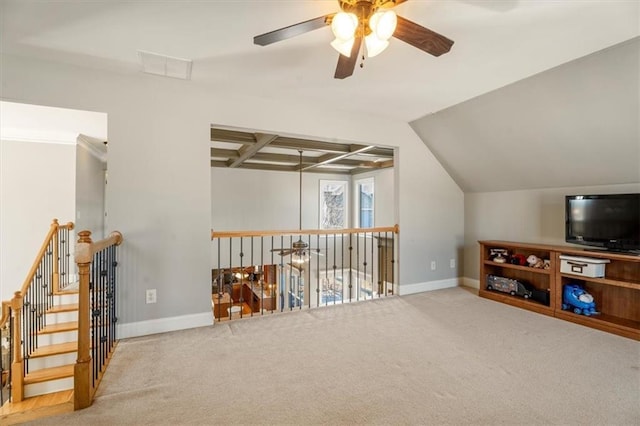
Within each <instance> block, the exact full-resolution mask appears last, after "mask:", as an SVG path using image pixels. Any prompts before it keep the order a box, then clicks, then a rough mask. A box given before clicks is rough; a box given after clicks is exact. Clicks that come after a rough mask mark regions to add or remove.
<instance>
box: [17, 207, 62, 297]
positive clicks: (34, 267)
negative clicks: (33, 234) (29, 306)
mask: <svg viewBox="0 0 640 426" xmlns="http://www.w3.org/2000/svg"><path fill="white" fill-rule="evenodd" d="M73 228H74V224H73V222H68V223H67V224H65V225H60V224H59V223H58V219H53V222H52V223H51V226H50V227H49V232H47V235H46V237H45V238H44V242H43V243H42V246H41V247H40V251H38V254H37V255H36V259H35V260H34V262H33V264H32V265H31V269H29V273H28V274H27V278H26V279H25V280H24V283H23V284H22V288H21V289H20V292H21V293H22V294H23V295H24V294H25V293H26V291H27V288H29V284H31V281H32V280H33V277H34V276H35V275H36V272H37V271H38V266H39V265H40V261H41V260H42V258H43V257H44V255H45V253H46V251H47V247H49V243H50V242H51V240H52V239H53V238H54V235H57V233H58V229H69V230H72V229H73ZM55 264H57V262H54V265H55Z"/></svg>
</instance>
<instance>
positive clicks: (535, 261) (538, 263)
mask: <svg viewBox="0 0 640 426" xmlns="http://www.w3.org/2000/svg"><path fill="white" fill-rule="evenodd" d="M527 263H528V264H529V266H531V267H532V268H540V269H543V268H544V260H542V259H540V258H539V257H538V256H536V255H535V254H532V255H529V257H527Z"/></svg>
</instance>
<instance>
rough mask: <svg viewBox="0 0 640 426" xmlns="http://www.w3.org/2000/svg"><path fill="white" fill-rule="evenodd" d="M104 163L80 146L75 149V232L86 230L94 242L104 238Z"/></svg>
mask: <svg viewBox="0 0 640 426" xmlns="http://www.w3.org/2000/svg"><path fill="white" fill-rule="evenodd" d="M106 166H107V165H106V163H103V162H102V161H100V160H99V159H97V158H96V157H95V156H94V155H92V154H91V153H90V152H89V151H88V150H87V148H85V147H84V146H83V145H82V144H78V146H77V149H76V216H75V224H76V232H78V231H82V230H85V229H88V230H90V231H91V238H92V239H93V240H94V241H97V240H101V239H102V238H104V195H105V194H104V192H105V181H104V172H105V168H106Z"/></svg>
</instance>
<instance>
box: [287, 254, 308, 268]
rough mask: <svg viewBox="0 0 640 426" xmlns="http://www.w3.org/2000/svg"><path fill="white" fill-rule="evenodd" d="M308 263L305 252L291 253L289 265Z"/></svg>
mask: <svg viewBox="0 0 640 426" xmlns="http://www.w3.org/2000/svg"><path fill="white" fill-rule="evenodd" d="M308 261H309V255H308V254H307V252H306V251H299V252H293V254H292V255H291V263H293V264H295V265H302V264H304V263H306V262H308Z"/></svg>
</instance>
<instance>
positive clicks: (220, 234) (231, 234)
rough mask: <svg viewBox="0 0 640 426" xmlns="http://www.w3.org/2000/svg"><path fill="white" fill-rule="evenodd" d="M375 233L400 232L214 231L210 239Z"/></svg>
mask: <svg viewBox="0 0 640 426" xmlns="http://www.w3.org/2000/svg"><path fill="white" fill-rule="evenodd" d="M375 232H393V233H395V234H397V233H399V232H400V227H399V226H398V225H397V224H396V225H394V226H385V227H378V228H344V229H296V230H285V231H214V230H213V229H212V230H211V239H212V240H213V239H214V238H237V237H271V236H276V235H333V234H364V233H366V234H369V233H375Z"/></svg>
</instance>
